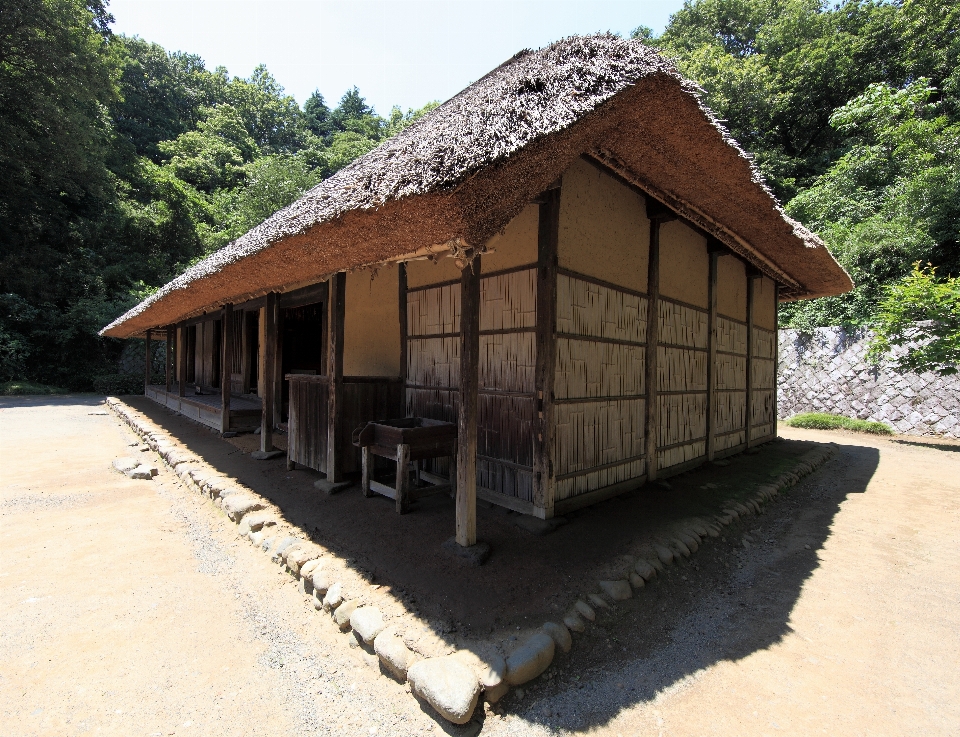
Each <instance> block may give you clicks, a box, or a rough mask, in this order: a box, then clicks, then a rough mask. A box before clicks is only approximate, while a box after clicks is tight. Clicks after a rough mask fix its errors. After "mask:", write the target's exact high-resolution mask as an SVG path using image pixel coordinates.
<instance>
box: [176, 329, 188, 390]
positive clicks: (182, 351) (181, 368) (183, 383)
mask: <svg viewBox="0 0 960 737" xmlns="http://www.w3.org/2000/svg"><path fill="white" fill-rule="evenodd" d="M186 393H187V326H186V325H184V324H183V323H180V325H179V326H178V327H177V396H179V397H182V396H185V395H186Z"/></svg>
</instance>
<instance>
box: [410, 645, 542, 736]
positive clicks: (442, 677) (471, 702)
mask: <svg viewBox="0 0 960 737" xmlns="http://www.w3.org/2000/svg"><path fill="white" fill-rule="evenodd" d="M547 639H549V638H547ZM550 643H551V644H553V640H550ZM407 680H408V681H409V682H410V689H411V690H412V691H413V693H414V694H416V695H417V696H419V697H420V698H422V699H423V700H424V701H426V702H427V703H428V704H430V706H432V707H433V708H434V709H436V711H437V713H438V714H440V716H442V717H443V718H444V719H446V720H447V721H449V722H453V723H454V724H466V723H467V722H468V721H470V717H471V716H473V710H474V709H475V708H476V706H477V700H478V699H479V698H480V682H479V681H478V680H477V675H476V673H474V672H473V670H472V669H471V668H470V667H469V666H468V665H466V664H465V663H463V661H461V660H459V659H458V658H456V657H453V656H449V655H448V656H445V657H440V658H428V659H426V660H421V661H419V662H417V663H414V664H413V665H411V666H410V668H409V669H408V670H407Z"/></svg>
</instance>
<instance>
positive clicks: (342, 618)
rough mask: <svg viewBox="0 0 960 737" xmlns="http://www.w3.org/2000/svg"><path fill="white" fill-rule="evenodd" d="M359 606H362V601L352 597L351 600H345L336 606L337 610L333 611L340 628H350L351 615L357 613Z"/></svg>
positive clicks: (334, 618) (334, 619)
mask: <svg viewBox="0 0 960 737" xmlns="http://www.w3.org/2000/svg"><path fill="white" fill-rule="evenodd" d="M358 606H360V602H359V601H358V600H357V599H351V600H350V601H345V602H343V603H342V604H340V606H338V607H337V608H336V611H334V613H333V621H334V622H336V623H337V626H338V627H339V628H340V629H342V630H345V629H349V628H350V617H352V616H353V615H354V614H355V613H356V611H357V607H358Z"/></svg>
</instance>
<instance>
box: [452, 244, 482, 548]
mask: <svg viewBox="0 0 960 737" xmlns="http://www.w3.org/2000/svg"><path fill="white" fill-rule="evenodd" d="M479 385H480V257H479V256H477V257H476V258H474V260H473V263H472V264H468V265H467V266H466V268H464V270H463V271H462V272H461V275H460V414H459V416H458V418H457V419H458V422H457V536H456V539H457V543H458V544H460V545H462V546H463V547H470V546H471V545H474V544H476V542H477V419H478V418H477V404H478V400H477V391H478V389H479Z"/></svg>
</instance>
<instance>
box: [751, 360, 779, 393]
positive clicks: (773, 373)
mask: <svg viewBox="0 0 960 737" xmlns="http://www.w3.org/2000/svg"><path fill="white" fill-rule="evenodd" d="M752 368H753V370H752V372H751V374H750V383H751V384H753V386H752V387H751V388H752V389H773V387H774V386H775V385H776V381H777V366H776V364H775V363H774V362H773V360H772V359H769V358H754V359H753V362H752Z"/></svg>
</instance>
